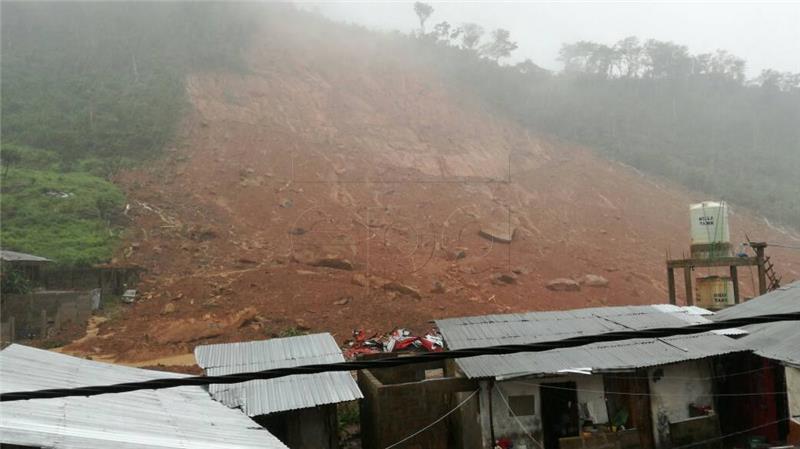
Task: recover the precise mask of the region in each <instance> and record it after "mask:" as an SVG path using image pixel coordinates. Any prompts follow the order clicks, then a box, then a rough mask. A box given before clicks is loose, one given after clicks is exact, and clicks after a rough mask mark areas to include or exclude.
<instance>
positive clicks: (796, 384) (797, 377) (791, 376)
mask: <svg viewBox="0 0 800 449" xmlns="http://www.w3.org/2000/svg"><path fill="white" fill-rule="evenodd" d="M786 395H787V399H788V402H789V416H790V417H794V418H800V368H795V367H793V366H787V367H786Z"/></svg>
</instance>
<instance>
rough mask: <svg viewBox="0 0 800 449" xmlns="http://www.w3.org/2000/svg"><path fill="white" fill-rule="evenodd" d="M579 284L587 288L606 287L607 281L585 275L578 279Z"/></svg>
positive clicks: (591, 275) (597, 276) (599, 277)
mask: <svg viewBox="0 0 800 449" xmlns="http://www.w3.org/2000/svg"><path fill="white" fill-rule="evenodd" d="M580 283H581V284H583V285H586V286H587V287H608V279H606V278H604V277H603V276H599V275H597V274H586V275H584V276H583V277H581V278H580Z"/></svg>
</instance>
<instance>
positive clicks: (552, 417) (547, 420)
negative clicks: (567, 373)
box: [539, 382, 580, 449]
mask: <svg viewBox="0 0 800 449" xmlns="http://www.w3.org/2000/svg"><path fill="white" fill-rule="evenodd" d="M539 390H540V395H541V398H542V436H543V437H544V448H545V449H559V445H558V440H559V438H564V437H574V436H577V435H578V434H579V430H580V422H579V419H578V392H577V390H576V385H575V382H558V383H550V384H541V385H540V386H539Z"/></svg>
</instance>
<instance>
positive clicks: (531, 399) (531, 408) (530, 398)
mask: <svg viewBox="0 0 800 449" xmlns="http://www.w3.org/2000/svg"><path fill="white" fill-rule="evenodd" d="M508 405H509V407H511V408H510V409H509V411H508V415H509V416H514V415H516V416H533V415H535V414H536V397H535V396H534V395H532V394H527V395H521V396H509V397H508Z"/></svg>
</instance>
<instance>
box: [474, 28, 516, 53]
mask: <svg viewBox="0 0 800 449" xmlns="http://www.w3.org/2000/svg"><path fill="white" fill-rule="evenodd" d="M516 49H517V43H516V42H511V33H509V32H508V30H505V29H503V28H498V29H496V30H494V31H492V41H491V42H488V43H487V44H485V45H484V46H483V47H481V56H485V57H487V58H489V59H492V60H494V61H499V60H500V59H501V58H507V57H509V56H511V52H512V51H514V50H516Z"/></svg>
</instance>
